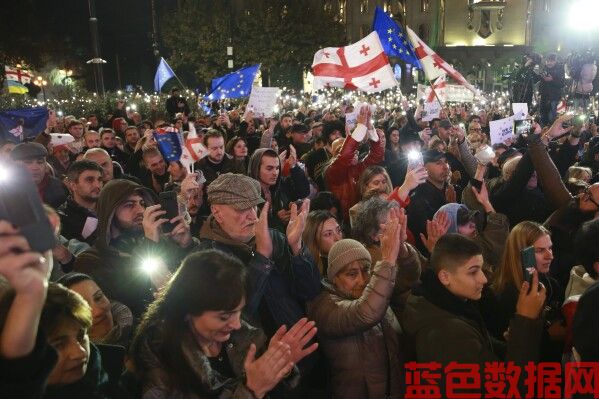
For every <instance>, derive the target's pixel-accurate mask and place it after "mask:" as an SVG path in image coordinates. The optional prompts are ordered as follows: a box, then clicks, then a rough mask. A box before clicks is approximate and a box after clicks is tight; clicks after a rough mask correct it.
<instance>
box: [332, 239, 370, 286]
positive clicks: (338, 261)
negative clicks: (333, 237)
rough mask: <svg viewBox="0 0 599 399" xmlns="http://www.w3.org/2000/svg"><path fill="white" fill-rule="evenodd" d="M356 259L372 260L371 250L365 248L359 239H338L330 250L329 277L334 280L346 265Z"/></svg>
mask: <svg viewBox="0 0 599 399" xmlns="http://www.w3.org/2000/svg"><path fill="white" fill-rule="evenodd" d="M356 260H367V261H368V262H372V258H371V257H370V252H368V250H366V248H364V245H362V243H360V242H359V241H356V240H352V239H351V238H345V239H343V240H339V241H337V242H336V243H335V244H333V246H332V247H331V250H330V251H329V266H328V269H327V279H328V280H329V281H333V279H334V278H335V276H336V275H337V273H339V272H340V271H341V270H342V269H343V268H344V267H345V266H346V265H348V264H350V263H351V262H353V261H356Z"/></svg>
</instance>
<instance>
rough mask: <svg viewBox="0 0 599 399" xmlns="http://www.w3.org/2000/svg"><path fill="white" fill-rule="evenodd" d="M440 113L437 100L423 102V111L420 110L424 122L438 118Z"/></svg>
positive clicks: (439, 105)
mask: <svg viewBox="0 0 599 399" xmlns="http://www.w3.org/2000/svg"><path fill="white" fill-rule="evenodd" d="M440 114H441V104H440V103H439V101H433V102H425V103H424V111H423V112H422V120H423V121H424V122H430V121H432V120H433V119H435V118H438V117H439V115H440Z"/></svg>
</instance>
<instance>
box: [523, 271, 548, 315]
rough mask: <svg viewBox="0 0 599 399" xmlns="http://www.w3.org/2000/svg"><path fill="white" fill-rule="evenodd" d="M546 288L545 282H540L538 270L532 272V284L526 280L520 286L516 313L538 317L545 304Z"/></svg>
mask: <svg viewBox="0 0 599 399" xmlns="http://www.w3.org/2000/svg"><path fill="white" fill-rule="evenodd" d="M546 293H547V292H546V289H545V286H544V285H543V284H539V273H538V272H537V270H536V269H535V270H533V272H532V286H531V284H529V283H528V281H525V282H523V283H522V287H521V288H520V295H519V296H518V302H517V303H516V314H519V315H520V316H524V317H528V318H529V319H533V320H534V319H537V318H538V317H539V315H540V314H541V311H542V310H543V307H544V306H545V297H546Z"/></svg>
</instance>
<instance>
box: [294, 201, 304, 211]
mask: <svg viewBox="0 0 599 399" xmlns="http://www.w3.org/2000/svg"><path fill="white" fill-rule="evenodd" d="M303 204H304V200H303V199H298V200H297V201H295V205H296V206H297V209H298V211H299V209H300V208H301V207H302V205H303Z"/></svg>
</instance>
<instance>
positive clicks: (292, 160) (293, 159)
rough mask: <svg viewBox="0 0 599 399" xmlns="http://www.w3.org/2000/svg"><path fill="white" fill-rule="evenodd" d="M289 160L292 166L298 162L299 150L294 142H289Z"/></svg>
mask: <svg viewBox="0 0 599 399" xmlns="http://www.w3.org/2000/svg"><path fill="white" fill-rule="evenodd" d="M287 162H289V167H290V168H293V167H294V166H295V164H296V163H297V152H296V151H295V147H294V146H293V145H292V144H289V158H287Z"/></svg>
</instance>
